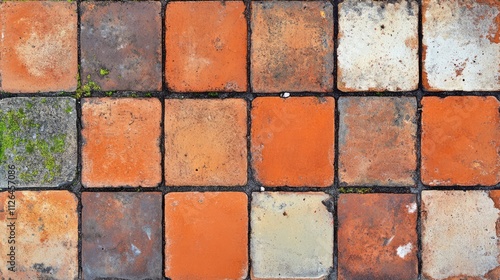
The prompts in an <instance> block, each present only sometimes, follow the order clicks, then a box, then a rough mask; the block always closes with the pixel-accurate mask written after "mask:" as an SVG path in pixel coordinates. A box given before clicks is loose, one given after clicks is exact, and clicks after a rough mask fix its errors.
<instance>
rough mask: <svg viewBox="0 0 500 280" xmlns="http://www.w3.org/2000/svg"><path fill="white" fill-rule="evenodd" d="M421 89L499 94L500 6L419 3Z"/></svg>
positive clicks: (487, 1) (490, 0)
mask: <svg viewBox="0 0 500 280" xmlns="http://www.w3.org/2000/svg"><path fill="white" fill-rule="evenodd" d="M422 16H423V41H422V43H423V62H422V63H423V71H422V74H423V76H422V78H423V83H424V87H425V88H426V89H427V90H431V91H440V90H464V91H473V90H500V2H499V1H496V0H452V1H440V0H424V1H423V10H422Z"/></svg>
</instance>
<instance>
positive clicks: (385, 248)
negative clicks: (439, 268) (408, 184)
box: [337, 194, 418, 280]
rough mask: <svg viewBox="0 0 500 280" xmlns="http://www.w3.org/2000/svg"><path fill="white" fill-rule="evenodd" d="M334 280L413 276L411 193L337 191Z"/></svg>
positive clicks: (413, 211) (413, 202) (414, 213)
mask: <svg viewBox="0 0 500 280" xmlns="http://www.w3.org/2000/svg"><path fill="white" fill-rule="evenodd" d="M337 209H338V210H337V211H338V219H339V230H338V246H339V253H338V256H339V272H338V273H339V276H338V279H346V280H351V279H417V276H418V260H417V250H418V249H417V246H418V243H417V215H418V212H417V203H416V197H415V195H413V194H341V195H340V198H339V202H338V206H337Z"/></svg>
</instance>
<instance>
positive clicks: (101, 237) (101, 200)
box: [82, 192, 162, 279]
mask: <svg viewBox="0 0 500 280" xmlns="http://www.w3.org/2000/svg"><path fill="white" fill-rule="evenodd" d="M82 206H83V208H82V269H83V278H84V279H111V278H113V279H116V278H119V279H162V278H161V277H162V272H161V271H162V226H161V222H162V195H161V193H151V192H148V193H123V192H120V193H118V192H114V193H109V192H108V193H106V192H100V193H99V192H98V193H87V192H84V193H82Z"/></svg>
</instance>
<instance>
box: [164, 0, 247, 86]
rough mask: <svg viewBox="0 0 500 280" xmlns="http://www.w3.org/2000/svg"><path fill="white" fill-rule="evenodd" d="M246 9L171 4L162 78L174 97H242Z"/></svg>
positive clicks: (215, 3)
mask: <svg viewBox="0 0 500 280" xmlns="http://www.w3.org/2000/svg"><path fill="white" fill-rule="evenodd" d="M244 11H245V4H244V3H243V2H242V1H235V2H231V1H228V2H218V1H209V2H197V1H194V2H170V3H168V4H167V10H166V19H165V21H166V23H165V26H166V35H165V36H166V38H165V43H166V44H165V47H166V62H165V76H166V82H167V85H168V87H169V88H170V89H172V90H174V91H195V92H198V91H245V90H246V88H247V74H246V56H247V41H246V39H247V24H246V20H245V15H244Z"/></svg>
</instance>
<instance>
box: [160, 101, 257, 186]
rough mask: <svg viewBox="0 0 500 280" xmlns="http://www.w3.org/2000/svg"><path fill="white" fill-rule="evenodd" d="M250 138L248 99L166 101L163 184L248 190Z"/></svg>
mask: <svg viewBox="0 0 500 280" xmlns="http://www.w3.org/2000/svg"><path fill="white" fill-rule="evenodd" d="M246 135H247V105H246V102H245V100H242V99H225V100H194V99H191V100H179V99H170V100H166V101H165V183H166V184H167V185H175V186H179V185H196V186H217V185H222V186H231V185H240V186H241V185H245V183H246V182H247V139H246Z"/></svg>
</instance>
